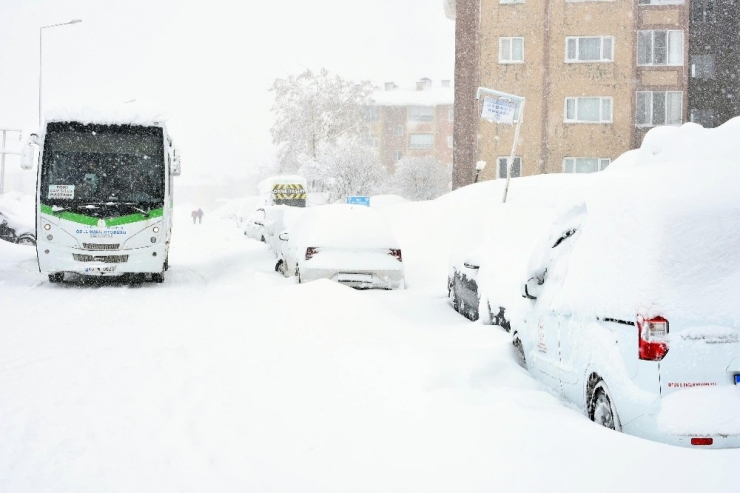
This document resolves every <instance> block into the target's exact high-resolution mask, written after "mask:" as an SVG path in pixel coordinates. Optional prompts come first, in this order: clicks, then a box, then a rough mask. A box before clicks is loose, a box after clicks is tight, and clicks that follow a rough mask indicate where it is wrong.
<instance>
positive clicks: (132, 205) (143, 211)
mask: <svg viewBox="0 0 740 493" xmlns="http://www.w3.org/2000/svg"><path fill="white" fill-rule="evenodd" d="M105 205H109V206H112V207H117V206H119V205H123V206H126V207H130V208H131V209H134V210H135V211H136V212H141V214H142V215H143V216H144V217H149V213H150V212H151V209H142V208H140V207H138V206H137V205H136V204H135V203H134V202H108V203H106V204H105Z"/></svg>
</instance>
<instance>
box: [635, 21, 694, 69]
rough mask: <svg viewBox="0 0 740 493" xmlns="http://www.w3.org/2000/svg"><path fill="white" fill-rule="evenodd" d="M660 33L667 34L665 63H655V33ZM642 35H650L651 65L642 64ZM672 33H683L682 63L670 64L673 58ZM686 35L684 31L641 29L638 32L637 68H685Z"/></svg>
mask: <svg viewBox="0 0 740 493" xmlns="http://www.w3.org/2000/svg"><path fill="white" fill-rule="evenodd" d="M659 32H665V33H666V41H665V50H666V52H665V59H666V61H665V63H655V33H659ZM642 33H650V59H651V62H650V63H641V62H640V46H641V45H640V35H641V34H642ZM671 33H681V43H680V45H681V51H680V55H681V61H680V63H670V62H669V60H670V58H671V51H670V47H671V42H670V37H671ZM685 40H686V37H685V33H684V30H683V29H640V30H638V31H637V43H636V47H637V58H636V62H637V66H638V67H683V66H685V65H686V57H685V56H684V51H685Z"/></svg>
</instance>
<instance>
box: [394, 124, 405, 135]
mask: <svg viewBox="0 0 740 493" xmlns="http://www.w3.org/2000/svg"><path fill="white" fill-rule="evenodd" d="M393 135H394V136H395V137H400V136H401V135H403V125H396V126H395V127H393Z"/></svg>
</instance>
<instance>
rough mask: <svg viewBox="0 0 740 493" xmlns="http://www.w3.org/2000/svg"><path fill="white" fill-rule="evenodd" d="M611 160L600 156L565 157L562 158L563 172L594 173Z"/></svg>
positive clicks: (607, 164)
mask: <svg viewBox="0 0 740 493" xmlns="http://www.w3.org/2000/svg"><path fill="white" fill-rule="evenodd" d="M611 162H612V160H611V159H609V158H602V157H567V158H565V159H563V173H595V172H597V171H601V170H603V169H604V168H606V167H607V166H609V164H610V163H611Z"/></svg>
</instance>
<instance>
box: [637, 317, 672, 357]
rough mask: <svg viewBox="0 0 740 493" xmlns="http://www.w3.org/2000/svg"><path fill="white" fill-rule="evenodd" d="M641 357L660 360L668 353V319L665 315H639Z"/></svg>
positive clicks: (638, 329) (638, 327)
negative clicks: (645, 316)
mask: <svg viewBox="0 0 740 493" xmlns="http://www.w3.org/2000/svg"><path fill="white" fill-rule="evenodd" d="M637 331H638V338H639V340H640V359H641V360H645V361H660V360H662V359H663V358H665V355H666V354H668V340H667V338H668V320H666V319H664V318H663V317H653V318H650V319H643V318H642V317H637Z"/></svg>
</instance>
